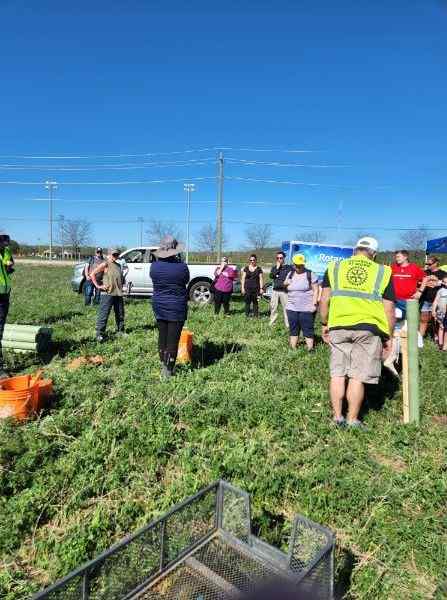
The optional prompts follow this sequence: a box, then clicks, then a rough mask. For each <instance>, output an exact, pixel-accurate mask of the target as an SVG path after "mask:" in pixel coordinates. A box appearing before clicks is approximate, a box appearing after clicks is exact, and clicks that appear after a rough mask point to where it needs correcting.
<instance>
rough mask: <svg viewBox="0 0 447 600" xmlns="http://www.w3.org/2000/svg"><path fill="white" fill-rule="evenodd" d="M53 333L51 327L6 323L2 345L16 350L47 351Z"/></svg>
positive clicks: (6, 348)
mask: <svg viewBox="0 0 447 600" xmlns="http://www.w3.org/2000/svg"><path fill="white" fill-rule="evenodd" d="M51 334H52V330H51V329H50V328H49V327H41V326H39V325H14V324H6V325H5V331H4V332H3V340H2V347H3V348H5V350H13V351H15V352H37V353H43V352H47V351H48V350H49V348H50V345H51Z"/></svg>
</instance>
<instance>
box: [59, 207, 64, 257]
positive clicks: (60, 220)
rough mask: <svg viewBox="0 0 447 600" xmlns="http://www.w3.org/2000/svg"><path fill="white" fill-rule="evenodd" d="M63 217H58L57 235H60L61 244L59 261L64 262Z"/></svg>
mask: <svg viewBox="0 0 447 600" xmlns="http://www.w3.org/2000/svg"><path fill="white" fill-rule="evenodd" d="M64 219H65V217H64V215H59V235H60V242H61V259H62V260H64V258H65V257H64V253H65V239H64V236H65V232H64Z"/></svg>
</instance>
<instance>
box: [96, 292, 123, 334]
mask: <svg viewBox="0 0 447 600" xmlns="http://www.w3.org/2000/svg"><path fill="white" fill-rule="evenodd" d="M112 308H113V311H114V313H115V323H116V330H117V331H124V298H123V297H122V296H110V295H109V294H102V296H101V302H100V304H99V307H98V318H97V321H96V335H98V336H99V335H104V333H105V331H106V327H107V321H108V319H109V315H110V312H111V310H112Z"/></svg>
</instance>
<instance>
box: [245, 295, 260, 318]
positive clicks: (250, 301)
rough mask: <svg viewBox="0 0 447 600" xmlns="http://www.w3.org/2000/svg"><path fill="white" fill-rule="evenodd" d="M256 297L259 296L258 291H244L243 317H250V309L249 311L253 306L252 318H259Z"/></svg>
mask: <svg viewBox="0 0 447 600" xmlns="http://www.w3.org/2000/svg"><path fill="white" fill-rule="evenodd" d="M258 296H259V291H258V290H245V296H244V299H245V316H247V317H249V316H250V309H251V306H252V305H253V316H254V317H258V316H259V305H258Z"/></svg>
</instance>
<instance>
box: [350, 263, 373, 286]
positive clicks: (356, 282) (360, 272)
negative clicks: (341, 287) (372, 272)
mask: <svg viewBox="0 0 447 600" xmlns="http://www.w3.org/2000/svg"><path fill="white" fill-rule="evenodd" d="M346 279H347V280H348V281H349V283H350V284H351V285H353V286H355V287H359V286H361V285H363V284H364V283H366V281H367V279H368V269H366V268H365V267H363V266H362V265H352V266H351V267H349V269H348V271H347V273H346Z"/></svg>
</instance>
